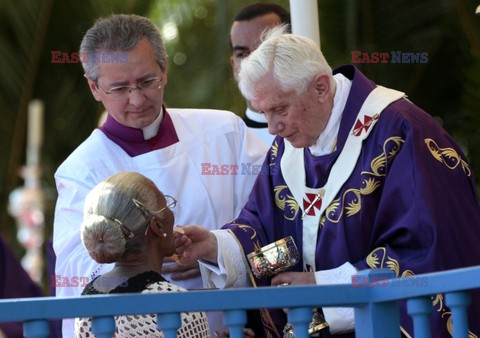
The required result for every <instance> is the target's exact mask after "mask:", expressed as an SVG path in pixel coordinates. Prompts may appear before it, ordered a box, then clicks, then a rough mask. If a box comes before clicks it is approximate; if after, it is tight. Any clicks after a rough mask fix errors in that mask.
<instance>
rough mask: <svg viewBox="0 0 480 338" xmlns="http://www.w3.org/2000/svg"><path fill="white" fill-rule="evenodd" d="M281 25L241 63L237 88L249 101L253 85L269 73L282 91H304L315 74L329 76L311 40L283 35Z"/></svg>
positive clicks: (283, 27)
mask: <svg viewBox="0 0 480 338" xmlns="http://www.w3.org/2000/svg"><path fill="white" fill-rule="evenodd" d="M286 31H287V27H286V26H285V25H281V26H277V27H274V28H271V29H269V30H267V31H266V32H264V34H263V35H262V41H263V42H262V43H261V44H260V46H259V47H258V48H257V49H256V50H255V51H254V52H252V53H251V54H250V55H249V56H248V57H247V58H245V59H244V60H243V61H242V64H241V70H240V74H239V88H240V91H241V92H242V94H243V96H244V97H245V98H246V99H247V100H249V101H252V99H253V92H254V89H255V85H256V84H257V82H259V81H260V80H262V79H263V78H264V77H265V76H266V75H268V74H269V73H270V72H272V73H273V77H274V79H275V80H276V81H277V82H278V84H279V85H280V88H281V89H282V90H284V91H285V92H288V91H291V90H294V91H295V92H296V93H298V94H299V93H302V92H304V91H305V90H306V89H307V88H308V86H309V84H310V82H311V81H312V80H313V78H314V77H315V76H316V75H318V74H328V75H330V76H332V68H331V67H330V66H329V65H328V63H327V61H326V60H325V57H324V56H323V54H322V52H321V51H320V49H319V48H318V46H317V45H316V44H315V42H313V41H312V40H311V39H309V38H306V37H303V36H298V35H292V34H286Z"/></svg>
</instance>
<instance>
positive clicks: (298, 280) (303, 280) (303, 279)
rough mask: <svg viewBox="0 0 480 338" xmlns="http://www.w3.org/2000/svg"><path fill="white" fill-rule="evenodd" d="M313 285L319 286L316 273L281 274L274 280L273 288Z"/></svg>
mask: <svg viewBox="0 0 480 338" xmlns="http://www.w3.org/2000/svg"><path fill="white" fill-rule="evenodd" d="M312 284H313V285H315V284H317V283H316V281H315V273H314V272H281V273H279V274H278V275H276V276H275V277H273V278H272V285H273V286H282V285H312Z"/></svg>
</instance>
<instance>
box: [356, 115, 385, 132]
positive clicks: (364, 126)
mask: <svg viewBox="0 0 480 338" xmlns="http://www.w3.org/2000/svg"><path fill="white" fill-rule="evenodd" d="M379 117H380V116H379V115H378V114H375V115H373V117H372V116H368V115H365V117H364V119H363V123H362V121H360V118H358V119H357V121H356V122H355V127H354V128H353V132H352V134H353V135H355V136H360V135H361V134H362V131H363V130H365V132H367V131H368V129H369V128H370V126H371V125H372V122H373V120H377V119H378V118H379Z"/></svg>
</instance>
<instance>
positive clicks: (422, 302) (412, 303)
mask: <svg viewBox="0 0 480 338" xmlns="http://www.w3.org/2000/svg"><path fill="white" fill-rule="evenodd" d="M407 312H408V314H409V315H410V316H411V317H412V319H413V332H414V336H415V337H422V338H430V337H431V333H430V314H431V313H432V300H431V299H430V297H420V298H413V299H409V300H408V301H407Z"/></svg>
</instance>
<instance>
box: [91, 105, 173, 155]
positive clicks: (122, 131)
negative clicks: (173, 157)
mask: <svg viewBox="0 0 480 338" xmlns="http://www.w3.org/2000/svg"><path fill="white" fill-rule="evenodd" d="M163 111H164V114H163V118H162V122H161V123H160V126H159V128H158V132H157V135H155V136H154V137H152V138H151V139H148V140H145V139H144V138H143V130H142V129H137V128H131V127H126V126H124V125H122V124H120V123H118V122H117V121H116V120H115V119H114V118H113V117H111V116H110V115H108V116H107V120H106V121H105V123H104V124H103V125H102V126H101V127H100V128H99V129H100V130H101V131H102V132H103V133H104V134H105V135H106V136H107V137H108V138H109V139H110V140H112V141H113V142H114V143H116V144H117V145H118V146H120V147H121V148H122V149H123V150H124V151H125V152H126V153H127V154H128V155H130V156H131V157H135V156H138V155H142V154H145V153H148V152H150V151H154V150H159V149H162V148H166V147H168V146H170V145H172V144H174V143H177V142H178V136H177V133H176V131H175V127H174V126H173V122H172V118H171V117H170V115H169V114H168V112H167V110H166V109H165V107H164V108H163Z"/></svg>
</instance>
